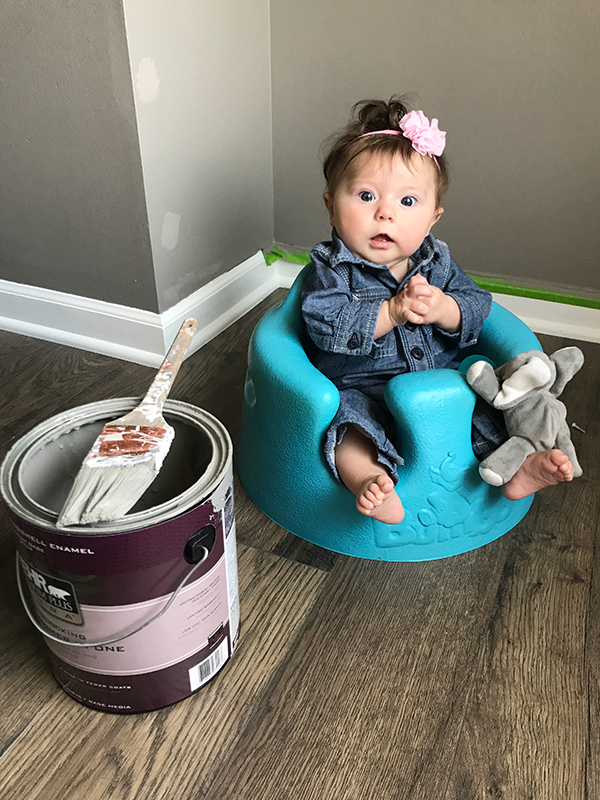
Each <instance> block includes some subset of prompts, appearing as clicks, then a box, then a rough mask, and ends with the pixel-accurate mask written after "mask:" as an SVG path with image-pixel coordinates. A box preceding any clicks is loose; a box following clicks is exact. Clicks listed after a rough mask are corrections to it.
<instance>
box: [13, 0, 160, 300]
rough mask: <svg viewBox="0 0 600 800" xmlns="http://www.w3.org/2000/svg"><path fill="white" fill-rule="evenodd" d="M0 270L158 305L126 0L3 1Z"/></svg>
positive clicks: (61, 287) (66, 288) (79, 291)
mask: <svg viewBox="0 0 600 800" xmlns="http://www.w3.org/2000/svg"><path fill="white" fill-rule="evenodd" d="M0 277H2V278H4V279H6V280H11V281H16V282H17V283H25V284H30V285H34V286H41V287H44V288H47V289H56V290H58V291H63V292H69V293H71V294H76V295H82V296H85V297H93V298H97V299H99V300H106V301H109V302H115V303H123V304H125V305H128V304H129V305H134V306H137V307H138V308H143V309H148V310H151V311H156V310H157V308H158V306H157V296H156V286H155V281H154V271H153V267H152V254H151V250H150V237H149V234H148V224H147V214H146V204H145V199H144V187H143V181H142V168H141V161H140V155H139V147H138V141H137V132H136V123H135V110H134V106H133V95H132V89H131V79H130V77H129V62H128V58H127V41H126V37H125V26H124V23H123V14H122V8H121V3H120V2H119V0H86V1H85V2H77V3H69V2H65V0H27V1H26V2H22V0H3V1H2V3H0Z"/></svg>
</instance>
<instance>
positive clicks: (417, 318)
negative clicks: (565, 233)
mask: <svg viewBox="0 0 600 800" xmlns="http://www.w3.org/2000/svg"><path fill="white" fill-rule="evenodd" d="M445 140H446V134H445V133H444V132H443V131H440V130H439V128H438V123H437V120H436V119H434V120H432V123H431V124H430V123H429V120H428V119H427V117H425V116H424V114H423V112H422V111H411V112H410V113H409V112H408V111H407V109H406V107H405V106H404V104H403V103H402V102H401V100H400V99H398V98H392V99H391V100H390V102H389V103H386V102H384V101H377V100H365V101H362V102H361V103H358V104H357V105H356V106H355V107H354V109H353V117H352V119H351V120H350V122H349V124H348V125H347V126H346V128H345V129H344V130H343V131H342V132H341V133H339V134H337V135H336V136H335V137H334V138H333V140H331V141H330V144H329V149H328V152H327V154H326V157H325V160H324V165H323V170H324V174H325V180H326V191H325V194H324V195H323V197H324V200H325V205H326V207H327V210H328V211H329V217H330V221H331V225H332V227H333V233H332V241H330V242H321V243H320V244H318V245H316V247H315V248H314V249H313V251H312V253H311V259H312V263H313V265H314V269H313V271H312V273H311V274H310V275H309V277H308V278H307V280H306V282H305V285H304V287H303V293H302V313H303V317H304V321H305V323H306V327H307V330H308V333H309V335H310V337H311V339H312V341H313V342H314V343H315V345H316V348H315V352H314V354H313V362H314V363H315V365H316V366H317V367H318V368H319V369H320V370H321V372H323V373H324V374H325V375H327V377H328V378H330V380H332V381H333V383H334V384H335V385H336V386H337V387H338V389H339V391H340V407H339V410H338V412H337V414H336V416H335V418H334V420H333V422H332V424H331V426H330V429H329V431H328V433H327V437H326V443H325V455H326V458H327V461H328V463H329V465H330V467H331V469H332V471H333V473H334V475H335V476H336V477H337V478H338V479H340V480H341V481H342V482H343V483H344V484H345V486H347V487H348V489H350V490H351V491H352V492H353V493H354V494H355V495H356V506H357V509H358V510H359V511H360V512H361V513H362V514H366V515H368V516H372V517H375V518H376V519H378V520H380V521H382V522H385V523H389V524H397V523H399V522H401V521H402V519H403V518H404V508H403V506H402V501H401V499H400V497H399V496H398V494H397V493H396V491H395V490H394V484H395V483H397V482H398V480H399V476H398V467H400V466H401V465H402V464H403V463H404V462H403V459H402V457H401V455H400V454H399V453H398V451H397V450H396V448H395V447H394V445H393V443H392V438H393V436H394V421H393V418H392V415H391V413H390V412H389V410H388V409H387V407H386V405H385V402H384V397H383V393H384V389H385V385H386V383H387V382H388V381H389V380H390V379H391V378H392V377H394V376H395V375H398V374H400V373H403V372H414V371H417V370H425V369H436V368H443V367H448V366H451V365H452V362H456V360H457V355H458V353H459V350H460V349H461V348H463V347H468V346H470V345H473V344H475V343H476V342H477V337H478V335H479V332H480V331H481V328H482V326H483V323H484V321H485V319H486V317H487V316H488V314H489V312H490V309H491V295H490V294H489V292H486V291H485V290H483V289H480V288H479V287H478V286H477V284H476V283H474V282H473V281H472V280H471V279H470V278H469V277H468V276H467V275H465V273H464V272H463V271H462V270H461V269H460V268H459V267H458V265H457V264H456V263H455V262H454V261H453V259H452V257H451V256H450V252H449V250H448V247H447V245H446V244H445V243H444V242H442V241H441V240H439V239H436V238H435V237H434V236H433V235H432V234H431V229H432V227H433V226H434V225H435V223H436V222H437V221H438V220H439V218H440V217H441V216H442V214H443V208H442V205H441V204H442V200H443V197H444V194H445V192H446V191H447V188H448V181H449V177H448V169H447V165H446V160H445V158H444V156H443V150H444V147H445ZM458 360H460V359H458ZM506 438H507V433H506V428H505V426H504V422H503V418H502V415H501V414H500V413H499V412H497V411H496V410H495V409H493V408H492V407H491V406H488V405H487V404H486V403H484V402H483V401H481V400H478V401H477V404H476V407H475V412H474V415H473V424H472V443H473V451H474V452H475V454H476V456H477V457H478V458H480V459H482V458H484V457H485V455H486V454H488V453H489V452H491V451H492V450H495V449H496V448H497V447H499V446H500V445H501V444H502V443H503V442H504V441H505V440H506ZM572 478H573V465H572V464H571V462H570V460H569V459H568V457H567V456H566V455H564V454H563V453H562V452H561V451H560V450H549V451H546V452H540V453H533V454H532V455H530V456H529V457H528V458H527V459H526V461H525V462H524V463H523V465H522V466H521V468H520V469H519V471H518V472H517V473H516V474H515V475H514V477H513V478H511V480H510V481H509V482H508V483H506V484H505V485H504V486H503V487H502V491H503V493H504V495H505V496H506V497H507V498H509V499H511V500H517V499H520V498H522V497H526V496H527V495H529V494H532V493H533V492H536V491H537V490H538V489H541V488H543V487H544V486H549V485H552V484H555V483H559V482H560V481H570V480H572Z"/></svg>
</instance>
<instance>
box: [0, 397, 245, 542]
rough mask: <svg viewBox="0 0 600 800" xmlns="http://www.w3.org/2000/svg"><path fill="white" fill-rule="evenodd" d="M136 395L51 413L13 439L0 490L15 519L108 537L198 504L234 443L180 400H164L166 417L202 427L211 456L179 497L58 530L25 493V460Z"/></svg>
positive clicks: (122, 409) (0, 471) (119, 410)
mask: <svg viewBox="0 0 600 800" xmlns="http://www.w3.org/2000/svg"><path fill="white" fill-rule="evenodd" d="M139 400H140V398H137V397H120V398H112V399H109V400H100V401H96V402H93V403H87V404H85V405H81V406H75V407H74V408H71V409H68V410H66V411H63V412H60V413H59V414H55V415H53V416H52V417H49V418H48V419H46V420H44V421H43V422H41V423H39V424H38V425H36V426H35V427H33V428H32V429H31V430H30V431H28V432H27V433H26V434H24V435H23V436H22V437H21V438H20V439H18V440H17V442H15V444H14V445H13V446H12V447H11V449H10V450H9V452H8V453H7V455H6V457H5V458H4V461H3V462H2V466H1V467H0V492H1V494H2V498H3V500H4V502H5V503H6V505H7V506H8V508H9V509H10V510H11V511H12V513H13V514H15V515H16V516H17V517H18V518H20V519H23V520H25V521H27V522H29V523H31V524H33V525H36V526H39V527H41V528H45V529H46V530H50V531H53V532H54V533H57V534H64V535H66V536H68V535H69V534H71V535H77V536H82V535H83V536H85V535H90V536H93V535H111V534H122V533H128V532H130V531H133V530H139V529H143V528H146V527H148V526H150V525H156V524H159V523H161V522H166V521H169V520H171V519H173V518H174V517H177V516H179V515H180V514H183V513H185V512H186V511H188V510H189V509H190V508H193V507H194V506H196V505H198V504H199V503H200V502H202V500H203V498H205V497H208V496H209V495H210V494H211V492H212V491H213V490H214V488H215V485H216V484H218V483H219V482H220V481H221V480H222V476H223V474H224V473H225V472H226V468H227V465H228V462H230V461H231V460H232V451H233V445H232V443H231V438H230V436H229V433H228V431H227V429H226V428H225V426H224V425H223V423H222V422H221V421H220V420H218V419H217V418H216V417H214V416H213V415H212V414H210V413H209V412H208V411H205V410H204V409H201V408H198V407H197V406H194V405H192V404H190V403H185V402H183V401H181V400H167V401H166V402H165V406H164V413H165V415H166V416H167V417H168V416H171V417H173V418H175V419H177V420H178V421H180V422H182V423H185V424H188V425H191V426H192V427H195V428H196V429H198V430H200V431H201V432H202V434H204V435H205V436H206V437H207V439H208V440H209V442H210V445H211V450H212V453H211V458H210V462H209V464H208V465H207V467H206V469H205V470H204V472H203V473H202V475H201V476H200V477H199V478H198V480H196V481H195V482H194V483H193V484H192V485H191V486H189V487H188V488H187V489H186V490H185V491H183V492H182V493H180V494H179V495H177V496H175V497H173V498H171V499H169V500H167V501H166V502H163V503H160V504H159V505H156V506H153V507H151V508H149V509H145V510H144V511H140V512H136V513H130V514H127V515H125V516H124V517H122V518H121V519H120V520H113V521H112V522H103V523H97V524H95V525H93V526H91V525H88V526H73V527H69V528H60V529H59V528H57V527H56V520H57V519H58V513H57V512H55V511H52V510H50V509H48V508H46V507H45V506H43V505H41V504H40V503H38V502H37V501H35V500H34V499H33V498H31V497H30V496H29V494H28V493H27V492H26V491H24V489H23V486H22V485H21V478H22V473H21V470H22V469H24V468H25V466H26V462H27V460H28V459H30V458H32V457H33V455H34V454H35V453H37V452H39V451H40V449H41V448H43V447H44V446H46V445H48V444H50V443H51V442H52V441H56V440H57V439H59V438H60V437H61V436H65V435H68V433H70V432H72V431H73V430H75V429H77V428H79V427H81V426H82V425H85V424H91V423H93V422H97V421H99V420H102V421H106V420H110V419H113V418H116V417H118V416H119V415H121V414H123V413H126V412H127V411H130V410H131V409H133V408H135V407H136V405H138V403H139Z"/></svg>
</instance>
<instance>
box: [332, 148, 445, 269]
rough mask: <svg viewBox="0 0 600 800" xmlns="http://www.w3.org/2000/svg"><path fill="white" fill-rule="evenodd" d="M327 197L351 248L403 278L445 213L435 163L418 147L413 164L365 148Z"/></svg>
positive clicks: (334, 223)
mask: <svg viewBox="0 0 600 800" xmlns="http://www.w3.org/2000/svg"><path fill="white" fill-rule="evenodd" d="M324 199H325V205H326V206H327V209H328V211H329V218H330V220H331V224H332V226H333V227H335V229H336V230H337V233H338V235H339V237H340V238H341V239H342V241H343V242H344V244H345V245H346V247H347V248H348V249H349V250H350V252H351V253H353V255H355V256H358V257H359V258H362V259H364V260H365V261H372V262H374V263H375V264H385V265H386V266H387V267H389V268H390V270H391V271H392V272H393V274H394V275H395V276H396V278H398V279H399V280H400V279H401V278H403V277H404V275H405V274H406V272H407V269H408V259H409V257H410V256H411V255H412V254H413V253H414V252H416V251H417V250H418V249H419V247H420V246H421V244H422V242H423V239H425V237H426V236H427V234H428V233H429V231H430V230H431V228H432V226H433V225H434V224H435V223H436V222H437V220H438V219H439V218H440V217H441V216H442V213H443V209H442V208H438V207H437V203H436V165H435V163H434V162H433V160H432V159H431V158H429V157H425V156H421V155H419V154H418V153H416V152H415V155H414V156H413V158H412V159H411V162H410V165H407V164H405V163H404V161H403V159H402V157H401V156H400V155H394V156H390V155H384V154H370V153H362V154H361V155H360V156H358V157H357V158H356V159H355V161H354V164H353V166H352V167H351V169H349V170H348V172H347V173H346V175H345V176H344V177H343V178H342V180H341V181H340V183H339V185H338V186H337V188H336V190H335V192H334V194H333V195H331V194H328V193H326V194H325V195H324Z"/></svg>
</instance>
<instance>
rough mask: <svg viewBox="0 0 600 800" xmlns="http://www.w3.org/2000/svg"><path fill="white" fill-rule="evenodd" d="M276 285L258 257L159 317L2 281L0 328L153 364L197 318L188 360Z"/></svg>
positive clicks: (272, 273)
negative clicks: (183, 325)
mask: <svg viewBox="0 0 600 800" xmlns="http://www.w3.org/2000/svg"><path fill="white" fill-rule="evenodd" d="M279 286H280V282H279V278H278V275H277V270H275V269H274V267H267V265H266V263H265V259H264V256H263V255H262V253H261V252H258V253H256V254H255V255H253V256H251V257H250V258H249V259H247V260H246V261H244V262H243V263H242V264H239V265H238V266H237V267H234V268H233V269H232V270H230V271H229V272H227V273H225V274H224V275H221V276H219V277H218V278H216V279H215V280H213V281H211V282H210V283H209V284H207V285H206V286H203V287H202V288H200V289H198V291H196V292H194V293H193V294H191V295H189V296H188V297H186V298H185V299H184V300H182V301H181V302H180V303H177V305H175V306H173V307H172V308H170V309H168V310H167V311H165V312H163V313H162V314H156V313H152V312H151V311H144V310H143V309H139V308H132V307H129V306H122V305H118V304H115V303H106V302H103V301H101V300H93V299H90V298H87V297H80V296H78V295H71V294H66V293H64V292H57V291H53V290H51V289H43V288H40V287H37V286H27V285H25V284H20V283H13V282H12V281H5V280H0V329H1V330H6V331H12V332H14V333H20V334H23V335H25V336H33V337H35V338H37V339H44V340H46V341H49V342H57V343H58V344H64V345H68V346H69V347H76V348H79V349H81V350H89V351H90V352H93V353H102V354H103V355H107V356H112V357H114V358H120V359H124V360H125V361H132V362H134V363H137V364H144V365H146V366H150V367H158V366H160V364H161V362H162V360H163V358H164V356H165V353H166V352H167V350H168V348H169V345H170V344H171V342H172V341H173V339H174V338H175V334H176V333H177V330H178V328H179V326H180V325H181V323H182V322H183V320H184V319H186V318H187V317H195V318H196V319H197V320H198V330H197V332H196V335H195V336H194V339H193V341H192V345H191V347H190V349H189V352H188V355H191V354H192V353H194V352H195V351H196V350H198V349H199V348H200V347H202V345H204V344H206V343H207V342H209V341H210V340H211V339H212V338H214V337H215V336H216V335H217V334H219V333H221V331H224V330H225V329H226V328H227V327H229V325H231V323H232V322H235V320H236V319H238V318H239V317H241V316H243V315H244V314H245V313H246V312H247V311H250V309H252V308H254V306H255V305H257V304H258V303H260V302H261V300H264V299H265V297H268V296H269V295H270V294H271V293H272V292H274V291H275V289H277V288H278V287H279Z"/></svg>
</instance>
